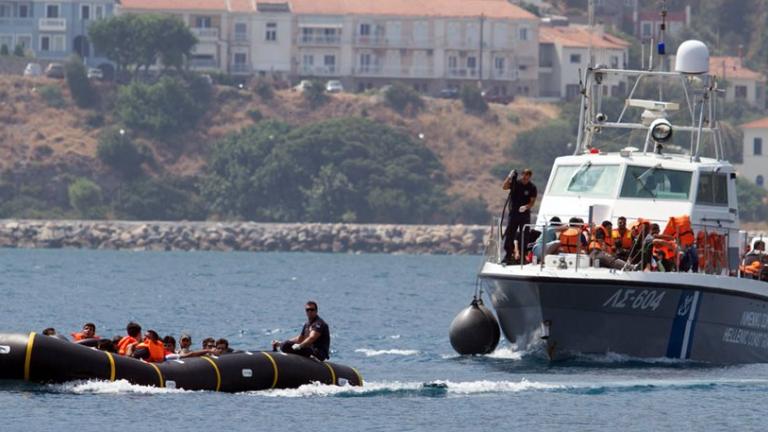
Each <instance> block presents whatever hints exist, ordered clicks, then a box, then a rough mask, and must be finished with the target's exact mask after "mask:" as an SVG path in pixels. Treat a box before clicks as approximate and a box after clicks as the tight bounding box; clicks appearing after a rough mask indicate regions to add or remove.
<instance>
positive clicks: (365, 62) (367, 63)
mask: <svg viewBox="0 0 768 432" xmlns="http://www.w3.org/2000/svg"><path fill="white" fill-rule="evenodd" d="M370 67H371V55H370V54H360V71H361V72H368V70H369V69H370Z"/></svg>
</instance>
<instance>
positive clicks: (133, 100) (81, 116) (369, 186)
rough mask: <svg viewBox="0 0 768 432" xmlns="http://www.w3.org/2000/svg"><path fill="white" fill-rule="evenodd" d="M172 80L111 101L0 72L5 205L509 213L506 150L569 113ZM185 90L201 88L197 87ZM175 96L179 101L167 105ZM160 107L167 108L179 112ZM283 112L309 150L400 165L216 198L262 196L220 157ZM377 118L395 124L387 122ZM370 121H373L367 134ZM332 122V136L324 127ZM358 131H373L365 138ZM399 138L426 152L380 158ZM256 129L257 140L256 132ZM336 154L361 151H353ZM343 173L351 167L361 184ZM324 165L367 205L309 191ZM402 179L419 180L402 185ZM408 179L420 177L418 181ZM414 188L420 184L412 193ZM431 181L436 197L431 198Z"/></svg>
mask: <svg viewBox="0 0 768 432" xmlns="http://www.w3.org/2000/svg"><path fill="white" fill-rule="evenodd" d="M168 80H169V81H170V80H175V81H178V82H182V84H181V85H182V87H178V84H176V83H170V82H169V81H166V82H164V81H163V80H160V81H158V83H157V84H154V85H152V86H147V85H140V84H131V85H129V86H122V87H120V88H116V87H115V86H113V85H111V84H105V83H96V84H95V85H94V89H93V91H94V92H96V93H97V94H98V98H97V102H95V103H94V104H93V105H92V107H91V108H80V107H79V106H78V105H82V104H78V103H76V102H75V99H73V97H72V95H71V94H70V90H69V87H68V86H67V85H66V83H65V82H64V81H59V80H51V79H47V78H22V77H15V76H0V156H1V157H0V202H1V203H2V204H0V217H41V218H49V217H87V218H100V217H104V218H127V219H211V218H213V219H217V218H218V219H243V218H244V219H255V220H285V221H288V220H297V219H301V220H342V219H344V218H345V217H346V218H347V220H349V221H370V222H385V221H386V222H401V223H414V222H477V223H485V222H487V218H488V213H489V212H490V213H494V214H495V213H496V212H497V211H498V210H499V209H500V207H501V205H503V200H504V194H503V193H502V192H501V191H500V187H499V182H500V179H499V178H498V177H494V175H493V174H491V172H492V168H493V167H494V166H498V165H499V164H502V165H504V166H509V167H513V166H515V165H516V164H517V162H516V161H514V160H513V159H512V158H511V157H510V156H509V155H508V154H506V155H505V153H504V152H505V148H507V147H508V146H509V145H510V143H512V142H513V141H514V139H515V137H516V136H517V135H518V134H519V133H521V132H523V131H526V130H529V129H531V128H534V127H536V126H537V125H540V124H542V122H545V121H547V120H548V119H551V118H554V117H555V116H556V115H557V113H558V110H557V108H556V107H554V106H552V105H547V104H535V103H531V102H528V101H526V100H518V101H516V102H514V103H512V104H510V105H508V106H502V105H495V104H491V105H490V106H489V110H488V111H487V112H485V113H482V114H481V113H474V114H470V113H467V112H465V108H464V106H463V104H462V102H461V101H460V100H440V99H431V98H419V99H420V101H421V102H420V104H421V105H419V103H414V104H408V103H406V104H404V105H403V106H402V107H395V106H393V105H392V102H391V101H388V100H387V98H386V97H385V96H384V95H382V94H362V95H351V94H334V95H323V98H322V99H321V100H319V101H315V102H313V101H312V100H310V99H309V98H308V97H307V95H306V94H303V93H301V92H296V91H292V90H273V89H271V87H270V89H269V90H265V86H264V85H263V83H256V84H254V85H253V86H252V87H253V88H252V89H245V90H241V89H238V88H234V87H229V86H219V85H216V86H213V87H212V88H209V89H208V90H205V88H204V86H203V87H201V84H200V82H199V81H196V79H195V78H192V79H186V81H184V80H176V79H171V78H169V79H168ZM184 83H186V84H184ZM140 86H143V87H140ZM180 92H181V93H184V95H192V96H193V97H192V98H191V99H189V100H188V99H184V97H182V96H183V95H182V94H181V93H180ZM174 95H177V96H174ZM406 96H407V95H406ZM398 100H399V99H398ZM404 100H406V101H407V100H408V99H407V97H406V98H405V99H404ZM164 101H165V102H169V101H173V102H174V103H167V105H168V106H167V107H165V108H163V107H159V105H160V104H162V103H164ZM182 105H183V106H187V107H188V108H183V106H182ZM153 109H166V111H164V112H166V114H167V117H162V115H160V114H158V112H153V111H152V110H153ZM137 110H138V111H141V112H138V111H137ZM168 110H170V112H167V111H168ZM147 113H150V115H147ZM182 120H186V121H182ZM331 120H334V121H335V123H334V122H331ZM163 121H165V122H163ZM275 124H280V125H283V126H280V127H281V128H283V129H281V131H284V132H285V137H287V139H289V140H294V139H295V140H297V141H296V142H303V144H302V145H304V146H305V147H303V148H302V147H301V146H300V145H299V144H290V145H289V146H287V147H286V149H289V148H293V149H294V150H292V151H294V153H295V155H298V154H304V153H305V152H306V151H307V150H308V149H311V148H312V146H322V147H326V146H331V145H332V144H334V143H341V144H343V145H345V146H347V147H346V150H344V151H355V150H350V149H355V148H358V149H360V148H367V150H365V151H366V152H368V153H366V155H363V156H359V155H358V156H359V159H361V160H362V159H366V158H368V156H370V157H371V159H370V161H377V162H375V164H376V165H375V166H376V167H385V166H387V163H388V162H391V164H392V168H389V169H387V170H384V171H382V172H385V173H388V174H387V175H389V176H390V177H391V178H382V177H381V176H374V175H373V174H375V173H376V171H375V170H374V172H371V173H370V174H369V175H368V176H365V178H366V179H367V180H363V177H360V178H358V179H350V178H349V176H350V175H352V174H350V173H351V171H349V170H348V167H347V168H341V167H339V166H338V164H335V163H332V162H333V161H330V160H326V161H324V162H323V163H321V164H319V165H317V166H313V167H312V170H313V171H311V172H307V173H306V174H309V175H310V176H311V177H312V179H313V180H312V181H309V182H308V183H302V182H298V183H296V184H292V185H291V188H289V189H288V192H287V193H286V195H283V196H280V195H279V193H276V192H274V191H272V192H269V193H267V194H266V195H264V194H262V195H261V198H260V200H259V201H253V202H252V203H251V204H249V206H250V208H260V207H264V208H262V210H264V211H243V210H242V209H243V208H245V207H238V205H237V204H235V203H234V202H233V201H232V200H229V201H226V202H224V201H221V200H218V201H217V200H216V199H215V198H216V197H222V196H225V195H226V194H227V193H229V194H230V195H231V194H232V192H233V191H235V190H237V193H235V195H242V196H243V198H244V199H251V198H253V199H256V198H254V197H256V196H257V195H258V193H259V190H258V187H259V185H260V183H259V182H258V181H255V180H254V179H253V178H249V182H250V183H248V184H243V185H241V186H242V187H241V188H240V189H232V190H229V191H228V192H224V191H219V192H217V190H216V188H215V187H213V183H214V182H212V181H211V178H212V177H211V176H214V177H215V176H216V175H217V174H222V173H221V172H219V173H217V172H216V171H215V167H214V166H213V165H212V163H213V162H215V160H219V161H220V160H221V157H222V154H224V153H226V151H227V150H222V148H221V146H226V145H227V143H228V142H233V141H237V140H238V139H242V137H244V136H249V135H248V134H251V135H253V134H256V135H258V134H260V133H262V132H263V131H264V130H265V128H268V127H269V126H268V125H275ZM313 128H315V129H313ZM354 128H358V129H360V130H359V131H358V132H355V129H354ZM376 128H381V129H380V131H379V132H374V131H376ZM334 130H335V132H334ZM367 131H370V132H371V133H369V134H368V135H367V136H366V135H365V134H364V132H367ZM121 132H122V133H121ZM323 134H326V135H325V136H326V139H325V140H323V139H315V138H316V137H317V136H322V135H323ZM267 136H269V134H268V135H267ZM356 136H359V137H360V138H359V140H363V141H368V142H361V143H359V146H358V144H355V137H356ZM238 137H240V138H238ZM281 137H282V135H281ZM302 137H305V138H302ZM387 137H390V138H387ZM388 139H389V140H394V141H391V142H393V143H395V142H396V143H397V144H398V146H397V147H398V148H399V150H397V151H399V152H405V153H398V154H397V156H396V157H398V158H403V157H405V156H404V155H405V154H408V153H409V152H411V153H412V154H413V155H417V156H414V157H415V158H416V159H417V160H416V161H414V162H413V163H410V164H409V163H404V162H403V160H414V157H409V158H410V159H409V158H406V159H400V162H398V160H397V159H394V160H392V161H387V151H386V150H385V149H380V151H379V152H378V154H379V155H378V156H376V155H375V154H376V153H377V152H375V151H373V149H372V148H371V146H382V145H385V144H382V143H386V142H387V141H386V140H388ZM246 141H247V144H246V146H245V147H246V148H249V147H248V146H250V145H251V144H253V142H255V141H249V140H248V139H246ZM256 141H258V140H256ZM293 142H294V141H291V143H293ZM341 144H339V145H341ZM400 144H402V145H400ZM291 146H293V147H291ZM366 146H368V147H366ZM342 147H343V146H342ZM409 148H410V149H411V150H408V149H409ZM420 148H423V149H424V150H419V149H420ZM217 149H218V150H217ZM276 149H277V151H271V153H264V154H263V157H264V158H265V161H266V162H267V165H268V164H270V163H272V162H271V161H273V160H276V161H277V160H279V161H281V162H280V163H291V162H292V161H295V160H296V159H295V157H294V156H295V155H294V156H292V157H291V158H283V159H280V158H279V157H278V156H280V155H281V154H283V153H282V150H280V149H281V147H280V144H277V147H276ZM229 150H232V149H229ZM286 151H288V150H286ZM318 151H320V150H318ZM296 152H298V153H296ZM425 152H426V153H425ZM270 154H271V156H270ZM215 157H219V159H215ZM329 157H331V158H338V159H339V160H342V159H350V158H351V159H354V157H350V156H349V155H346V154H344V153H339V154H337V155H331V156H329ZM393 157H394V156H393ZM382 158H383V159H382ZM235 159H237V157H236V156H235ZM371 163H374V162H371ZM424 164H426V165H424ZM276 166H277V165H275V166H274V167H271V168H270V169H272V168H275V167H276ZM398 166H399V167H400V168H402V169H403V170H405V171H403V173H402V174H398V172H397V170H395V168H396V167H398ZM268 168H269V167H268ZM284 168H286V170H287V171H286V173H288V172H292V173H293V171H290V170H288V168H295V167H284ZM232 169H240V168H235V167H229V168H227V169H225V171H227V172H226V173H225V174H226V175H230V174H232V171H231V170H232ZM257 171H258V169H256V171H253V172H250V173H248V175H249V176H253V175H254V174H258V172H257ZM421 171H425V172H421ZM338 173H342V174H344V176H346V177H347V178H346V181H347V182H348V183H349V184H348V185H347V186H343V183H344V179H341V180H339V178H337V177H338V176H336V174H338ZM332 174H333V175H332ZM259 175H264V172H262V174H259ZM409 176H410V177H409ZM320 177H322V178H324V179H325V180H326V181H327V182H326V183H328V182H330V183H328V184H339V183H338V182H339V181H341V183H342V186H343V187H342V189H341V190H342V191H343V190H344V189H343V188H344V187H349V188H352V189H354V190H356V191H357V192H358V193H357V194H356V195H354V196H355V199H357V200H359V201H361V202H362V201H365V202H366V204H365V205H362V204H361V205H360V206H358V207H359V209H357V210H358V211H357V212H356V211H355V210H356V208H352V207H349V206H347V207H345V209H344V211H340V210H339V209H334V210H332V211H329V210H328V206H331V207H334V206H335V205H336V204H335V203H336V202H335V201H333V200H332V199H331V200H330V201H329V200H325V201H323V200H322V199H320V200H316V201H315V202H309V201H307V197H311V196H313V192H312V190H313V188H318V187H321V184H320V183H322V182H320V183H318V181H319V180H317V179H318V178H320ZM422 177H423V178H428V179H430V184H429V185H424V187H422V188H421V189H419V188H417V187H416V186H415V185H416V184H423V181H424V180H423V178H422ZM397 178H402V179H403V180H404V181H405V183H403V184H399V183H398V182H397V181H396V179H397ZM407 178H411V180H412V181H411V182H410V183H408V181H406V180H407ZM85 180H87V182H86V181H85ZM315 180H317V181H315ZM334 181H335V182H336V183H334ZM539 181H540V182H543V179H539ZM313 182H314V183H313ZM377 182H379V183H377ZM381 182H384V183H381ZM413 182H416V183H413ZM222 184H224V183H220V184H219V186H221V185H222ZM363 185H365V186H363ZM377 185H378V186H377ZM414 188H415V189H414ZM411 189H413V193H414V195H413V196H407V195H408V194H406V195H398V194H401V193H402V192H401V191H409V190H411ZM416 189H419V190H416ZM387 190H389V192H387ZM396 190H397V193H395V191H396ZM262 192H264V191H263V190H262ZM315 192H317V190H316V189H315ZM337 192H338V191H337ZM250 193H253V194H254V195H253V197H249V194H250ZM419 193H423V194H424V196H423V197H421V198H419V195H418V194H419ZM270 194H272V195H270ZM376 194H379V195H376ZM341 195H343V196H346V195H349V194H348V193H342V194H341ZM374 196H378V198H374ZM382 196H386V197H390V198H391V201H393V202H394V201H397V202H400V203H401V204H402V203H406V202H410V203H411V204H413V205H416V204H417V203H418V204H419V206H416V207H413V206H412V205H411V204H402V205H401V206H400V208H399V210H397V211H395V207H397V206H393V205H390V207H387V208H388V209H389V210H383V209H380V210H381V211H382V212H379V213H377V211H375V205H376V203H379V202H383V201H386V200H385V199H384V198H381V197H382ZM395 196H398V197H399V198H394V197H395ZM277 197H279V198H280V199H281V200H284V201H296V202H302V203H303V204H302V206H300V207H301V208H300V209H298V208H297V209H294V210H295V211H292V212H288V213H285V214H283V213H280V212H277V213H275V212H272V211H270V210H269V209H266V207H269V206H270V205H271V204H272V203H274V202H276V201H277ZM427 198H429V199H427ZM430 199H431V200H433V201H430ZM216 203H217V204H216ZM390 204H392V202H390ZM372 205H373V207H372ZM424 206H426V209H425V208H424ZM342 207H343V206H342ZM417 207H418V208H417ZM273 210H274V209H273ZM478 210H480V211H478ZM345 215H346V216H345Z"/></svg>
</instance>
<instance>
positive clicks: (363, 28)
mask: <svg viewBox="0 0 768 432" xmlns="http://www.w3.org/2000/svg"><path fill="white" fill-rule="evenodd" d="M370 35H371V25H370V24H360V36H370Z"/></svg>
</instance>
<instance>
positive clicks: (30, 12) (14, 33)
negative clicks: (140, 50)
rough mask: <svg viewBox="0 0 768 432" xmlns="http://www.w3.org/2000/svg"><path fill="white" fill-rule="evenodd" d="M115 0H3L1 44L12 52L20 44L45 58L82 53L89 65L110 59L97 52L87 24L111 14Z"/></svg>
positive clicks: (61, 57) (80, 54) (65, 57)
mask: <svg viewBox="0 0 768 432" xmlns="http://www.w3.org/2000/svg"><path fill="white" fill-rule="evenodd" d="M115 3H116V2H115V0H87V1H82V2H81V1H75V0H59V1H56V0H46V1H39V0H14V1H8V0H0V46H5V47H6V48H7V49H8V51H9V52H13V51H14V50H15V49H16V47H17V46H20V47H21V48H22V49H23V50H24V52H25V54H26V55H28V56H30V57H36V58H40V59H43V60H51V61H53V60H66V59H67V58H68V57H69V56H71V55H72V54H78V55H79V56H81V57H82V58H83V59H84V60H85V63H86V64H88V65H89V66H94V67H95V66H99V65H104V64H106V63H107V62H108V61H107V60H106V59H105V58H100V57H98V56H97V54H96V53H94V50H93V47H92V45H91V43H90V41H89V40H88V26H89V25H90V23H92V22H94V21H95V20H99V19H102V18H106V17H110V16H112V15H113V14H114V11H115Z"/></svg>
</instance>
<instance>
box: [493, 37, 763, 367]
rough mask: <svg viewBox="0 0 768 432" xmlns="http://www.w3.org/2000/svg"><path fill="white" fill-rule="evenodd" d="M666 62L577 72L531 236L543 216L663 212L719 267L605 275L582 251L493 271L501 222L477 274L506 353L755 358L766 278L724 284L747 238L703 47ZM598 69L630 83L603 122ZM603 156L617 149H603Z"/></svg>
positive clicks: (596, 217)
mask: <svg viewBox="0 0 768 432" xmlns="http://www.w3.org/2000/svg"><path fill="white" fill-rule="evenodd" d="M674 63H675V64H674V71H660V70H655V71H654V70H640V71H636V70H618V69H610V68H607V67H602V66H596V67H592V68H589V69H588V70H587V71H586V73H585V75H584V78H583V86H582V97H581V105H580V107H581V111H580V119H579V125H578V126H579V127H578V135H577V137H576V145H575V153H574V154H573V155H572V156H563V157H559V158H557V159H556V160H555V162H554V166H553V167H552V174H551V175H550V178H549V181H548V183H547V186H546V188H545V190H544V194H543V199H542V200H541V207H540V210H539V213H538V216H537V219H536V222H535V229H537V230H539V231H543V229H544V227H545V226H546V224H547V221H548V220H549V219H550V218H551V217H553V216H558V217H560V218H561V220H563V222H566V221H567V220H568V219H569V218H570V217H574V216H576V217H581V218H582V219H583V220H585V221H588V222H589V223H590V224H592V226H595V225H599V224H600V223H601V222H602V221H603V220H611V221H613V224H614V226H616V219H617V218H618V217H620V216H624V217H626V218H627V220H628V222H632V221H633V220H636V219H638V218H645V219H648V220H651V221H652V222H657V223H659V224H660V225H661V229H662V230H664V228H665V225H666V223H667V221H668V219H669V218H670V217H671V216H680V215H688V216H689V217H690V221H691V225H692V228H693V230H694V231H695V232H696V233H700V232H703V233H704V237H707V236H709V235H716V236H718V237H719V238H720V239H722V244H723V247H722V248H721V249H720V250H716V251H714V250H707V249H708V246H704V247H703V248H701V247H700V248H699V251H698V253H699V255H702V254H703V255H705V257H706V256H709V257H710V258H715V257H717V256H719V257H720V259H719V261H720V263H718V264H717V265H715V266H713V265H710V264H707V265H705V266H703V267H702V268H700V269H699V272H697V273H693V272H647V271H630V270H629V269H626V270H614V269H608V268H599V267H595V266H593V265H591V263H590V260H589V258H588V256H585V255H584V254H583V253H582V254H562V253H561V254H553V255H547V256H545V257H544V259H543V260H541V262H538V263H536V262H535V260H534V262H533V263H525V262H524V261H522V260H521V262H520V263H519V264H512V265H504V264H503V263H502V262H501V259H500V257H501V256H502V253H503V250H502V249H501V247H502V244H503V239H502V237H501V232H502V229H501V227H502V222H501V221H500V222H499V224H498V225H495V226H494V230H493V231H494V232H493V235H492V236H491V237H492V240H491V243H490V244H489V247H488V251H487V253H486V261H485V263H484V265H483V267H482V268H481V270H480V273H479V278H480V279H481V281H482V282H483V285H484V287H485V289H486V290H487V291H488V293H489V294H490V299H491V302H492V304H493V307H494V309H495V310H496V313H497V315H498V318H499V321H500V324H501V328H502V331H503V334H504V335H505V337H506V338H507V339H508V340H510V341H512V342H515V343H516V344H517V346H518V348H519V349H531V348H533V347H543V348H545V349H546V352H547V353H548V355H549V357H550V358H551V359H559V358H563V357H567V356H569V355H572V354H574V353H594V354H604V353H619V354H624V355H627V356H630V357H640V358H663V357H668V358H679V359H691V360H695V361H705V362H714V363H745V362H764V361H768V283H765V282H761V281H758V280H753V279H744V278H738V277H736V276H738V265H739V263H740V259H741V256H740V253H741V252H742V251H743V250H744V248H743V244H744V242H746V233H745V232H743V231H740V230H739V213H738V207H737V201H736V173H735V171H734V168H733V166H732V165H731V164H730V163H729V162H728V161H726V160H724V154H723V148H722V144H721V138H720V133H721V131H720V129H719V127H718V123H717V121H716V120H715V112H716V108H717V107H716V102H717V99H718V98H717V95H716V94H717V91H718V89H717V82H716V80H715V79H714V77H712V76H709V74H708V73H709V71H708V68H709V52H708V50H707V47H706V46H705V45H704V44H703V43H701V42H699V41H686V42H684V43H682V44H681V45H680V47H679V49H678V51H677V56H676V58H675V62H674ZM611 75H622V76H626V77H627V80H628V81H629V82H630V86H628V87H629V88H630V90H629V95H628V98H627V99H626V101H625V104H624V105H623V106H622V107H620V108H619V109H618V110H620V112H618V113H616V114H608V113H606V112H604V107H603V102H605V101H604V100H603V95H604V94H607V91H606V89H605V85H604V84H603V83H604V82H605V81H607V80H606V77H608V76H611ZM673 85H674V86H673ZM649 87H650V88H649ZM643 93H644V94H643ZM646 95H651V97H647V96H646ZM642 96H645V97H642ZM674 98H677V100H675V99H674ZM607 108H608V107H607V106H606V107H605V109H607ZM601 140H602V141H603V142H605V143H604V144H600V143H599V141H601ZM622 141H623V142H622ZM620 142H621V144H619V143H620ZM627 144H629V145H627ZM611 148H613V149H615V150H618V151H604V150H610V149H611ZM705 156H708V157H705ZM531 228H534V227H531ZM542 238H543V236H542ZM517 240H518V241H519V242H520V244H523V245H524V244H526V242H527V241H528V240H526V239H525V238H520V239H517ZM705 260H706V258H705ZM710 262H711V261H710Z"/></svg>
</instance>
